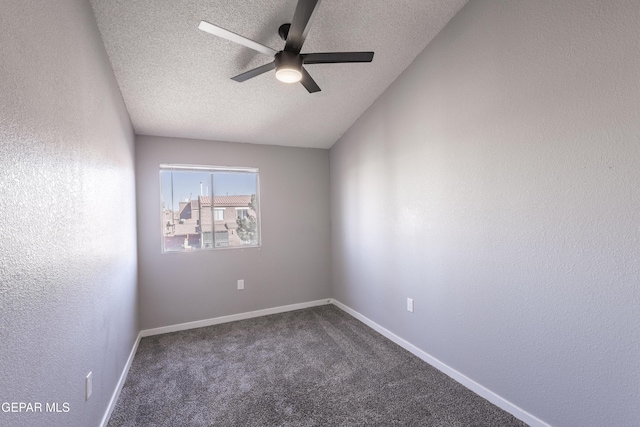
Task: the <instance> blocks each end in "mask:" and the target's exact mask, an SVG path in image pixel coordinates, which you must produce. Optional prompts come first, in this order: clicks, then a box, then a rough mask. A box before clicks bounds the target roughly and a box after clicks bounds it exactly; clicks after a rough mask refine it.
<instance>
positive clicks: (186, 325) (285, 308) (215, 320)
mask: <svg viewBox="0 0 640 427" xmlns="http://www.w3.org/2000/svg"><path fill="white" fill-rule="evenodd" d="M326 304H331V299H330V298H327V299H321V300H316V301H309V302H302V303H299V304H291V305H282V306H280V307H273V308H265V309H264V310H256V311H248V312H246V313H238V314H231V315H229V316H221V317H214V318H212V319H204V320H197V321H195V322H187V323H179V324H177V325H170V326H163V327H160V328H153V329H145V330H142V331H141V332H140V333H141V334H142V336H143V337H150V336H152V335H159V334H166V333H169V332H177V331H184V330H187V329H194V328H202V327H205V326H212V325H219V324H220V323H227V322H235V321H236V320H244V319H251V318H253V317H260V316H268V315H270V314H277V313H284V312H286V311H293V310H301V309H303V308H309V307H317V306H319V305H326Z"/></svg>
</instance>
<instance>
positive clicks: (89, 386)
mask: <svg viewBox="0 0 640 427" xmlns="http://www.w3.org/2000/svg"><path fill="white" fill-rule="evenodd" d="M84 392H85V399H84V400H89V397H91V393H92V392H93V376H91V372H89V373H88V374H87V376H86V378H85V379H84Z"/></svg>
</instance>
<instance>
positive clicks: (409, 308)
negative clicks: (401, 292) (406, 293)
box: [407, 298, 413, 313]
mask: <svg viewBox="0 0 640 427" xmlns="http://www.w3.org/2000/svg"><path fill="white" fill-rule="evenodd" d="M407 311H410V312H412V313H413V298H407Z"/></svg>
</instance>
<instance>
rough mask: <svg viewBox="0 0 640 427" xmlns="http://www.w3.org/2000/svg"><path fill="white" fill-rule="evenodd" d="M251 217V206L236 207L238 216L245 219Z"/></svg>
mask: <svg viewBox="0 0 640 427" xmlns="http://www.w3.org/2000/svg"><path fill="white" fill-rule="evenodd" d="M248 217H249V208H236V218H237V219H244V218H248Z"/></svg>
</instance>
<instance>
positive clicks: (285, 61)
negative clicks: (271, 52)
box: [275, 51, 302, 83]
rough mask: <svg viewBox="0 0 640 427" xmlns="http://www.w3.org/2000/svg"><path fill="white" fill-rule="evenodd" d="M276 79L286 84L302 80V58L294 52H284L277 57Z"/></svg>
mask: <svg viewBox="0 0 640 427" xmlns="http://www.w3.org/2000/svg"><path fill="white" fill-rule="evenodd" d="M275 61H276V79H278V80H280V81H281V82H284V83H296V82H299V81H300V80H302V57H301V56H300V55H296V54H295V53H292V52H287V51H282V52H278V53H277V54H276V56H275Z"/></svg>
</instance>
